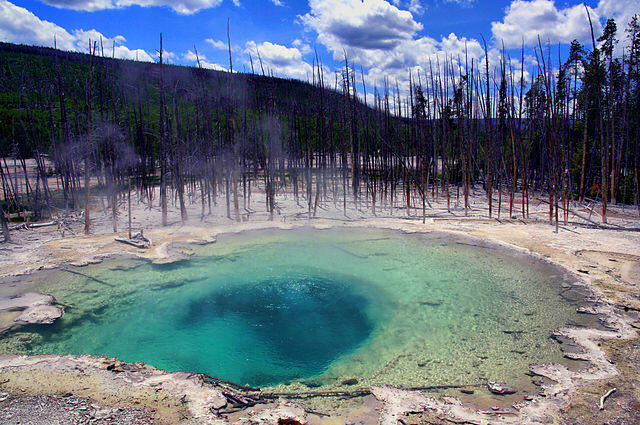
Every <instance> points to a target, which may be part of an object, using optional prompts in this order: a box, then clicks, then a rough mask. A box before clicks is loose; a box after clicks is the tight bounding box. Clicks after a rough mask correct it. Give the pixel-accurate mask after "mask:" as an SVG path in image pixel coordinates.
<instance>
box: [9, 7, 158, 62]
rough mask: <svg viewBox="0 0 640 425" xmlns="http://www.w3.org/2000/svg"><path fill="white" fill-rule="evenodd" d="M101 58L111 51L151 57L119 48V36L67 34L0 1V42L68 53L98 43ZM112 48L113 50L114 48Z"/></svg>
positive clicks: (91, 32)
mask: <svg viewBox="0 0 640 425" xmlns="http://www.w3.org/2000/svg"><path fill="white" fill-rule="evenodd" d="M101 38H102V44H103V46H104V48H105V55H107V53H109V55H110V54H111V53H112V52H113V50H115V56H116V57H117V58H122V59H136V57H137V59H138V60H141V61H148V62H151V61H153V59H152V58H151V56H150V55H149V54H148V53H147V52H145V51H144V50H142V49H136V50H131V49H129V48H128V47H126V46H124V45H122V43H124V42H125V41H126V39H125V38H124V37H123V36H121V35H118V36H115V37H113V38H109V37H106V36H104V35H102V34H101V33H100V32H98V31H96V30H93V29H92V30H88V31H85V30H80V29H78V30H74V31H73V32H72V33H69V32H68V31H67V30H65V29H64V28H62V27H60V26H58V25H56V24H54V23H53V22H49V21H44V20H42V19H40V18H38V17H37V16H36V15H34V14H33V13H31V12H30V11H28V10H27V9H25V8H23V7H19V6H16V5H14V4H12V3H9V2H8V1H7V0H0V40H2V41H7V42H10V43H21V44H34V45H39V46H50V47H53V46H54V39H55V44H56V46H57V47H58V48H59V49H62V50H70V51H80V52H88V51H89V40H90V39H91V40H92V42H93V41H97V42H100V39H101ZM114 46H115V47H114Z"/></svg>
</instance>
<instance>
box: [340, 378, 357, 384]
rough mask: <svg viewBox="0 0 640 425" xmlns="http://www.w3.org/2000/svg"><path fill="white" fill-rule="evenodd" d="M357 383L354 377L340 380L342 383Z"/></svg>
mask: <svg viewBox="0 0 640 425" xmlns="http://www.w3.org/2000/svg"><path fill="white" fill-rule="evenodd" d="M357 383H358V380H357V379H356V378H351V379H345V380H344V381H342V385H356V384H357Z"/></svg>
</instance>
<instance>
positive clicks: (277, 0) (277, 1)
mask: <svg viewBox="0 0 640 425" xmlns="http://www.w3.org/2000/svg"><path fill="white" fill-rule="evenodd" d="M271 2H272V3H273V4H275V5H276V6H284V3H282V1H280V0H271Z"/></svg>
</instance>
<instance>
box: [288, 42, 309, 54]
mask: <svg viewBox="0 0 640 425" xmlns="http://www.w3.org/2000/svg"><path fill="white" fill-rule="evenodd" d="M291 45H292V46H293V47H296V48H297V49H298V50H300V53H302V54H303V55H307V54H309V53H311V51H312V50H311V46H309V43H307V42H305V41H303V40H300V39H299V38H296V39H295V40H293V43H291Z"/></svg>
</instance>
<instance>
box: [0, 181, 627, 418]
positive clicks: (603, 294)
mask: <svg viewBox="0 0 640 425" xmlns="http://www.w3.org/2000/svg"><path fill="white" fill-rule="evenodd" d="M156 199H157V198H156ZM496 200H497V197H496ZM276 201H277V204H278V209H277V213H276V215H275V216H274V217H273V220H270V219H269V218H270V217H269V215H268V214H267V213H266V212H265V208H264V205H265V203H264V195H263V194H262V192H261V191H260V189H259V188H254V189H253V195H252V200H251V205H250V207H249V208H244V202H243V199H242V198H240V213H241V217H240V219H241V221H239V222H238V221H236V220H232V219H228V218H227V217H226V206H225V203H224V199H219V200H218V205H217V206H215V207H213V210H212V213H211V214H208V208H205V213H206V215H205V216H204V217H201V203H200V200H199V199H195V200H194V202H192V203H191V204H189V205H188V212H189V217H190V219H189V220H188V221H187V222H186V223H184V224H182V223H181V221H180V215H179V210H178V209H176V208H175V206H172V208H171V209H170V214H169V221H170V225H169V226H168V227H161V226H159V223H160V217H161V215H160V209H159V206H158V205H157V201H155V200H154V204H153V206H151V207H150V206H149V205H148V204H145V203H138V202H136V200H133V209H132V216H133V223H134V224H133V229H134V231H139V230H141V229H143V230H144V235H145V236H146V237H148V238H150V239H151V240H152V241H153V245H152V247H151V248H150V249H148V250H141V249H137V248H135V247H132V246H128V245H124V244H121V243H118V242H115V241H114V234H113V230H112V226H113V224H112V220H111V216H110V212H111V210H110V209H109V208H106V207H105V206H104V202H101V200H99V199H98V200H96V202H95V204H96V205H95V208H94V210H93V211H92V234H91V235H89V236H85V235H83V234H82V233H81V232H82V226H83V223H82V219H81V218H78V220H77V221H75V222H74V221H71V222H69V223H70V226H69V228H67V229H58V228H56V227H55V226H52V227H43V228H37V229H33V230H24V229H23V230H14V231H12V238H13V240H14V242H13V243H11V244H0V277H2V278H3V279H4V281H9V282H19V281H20V279H21V278H20V276H21V275H23V274H25V273H30V272H34V271H36V270H41V269H47V268H54V267H57V266H59V265H61V264H74V265H76V266H82V265H86V264H90V263H94V262H97V261H101V260H102V259H104V258H106V257H109V256H111V255H114V254H129V255H133V256H138V257H141V258H146V259H149V260H152V261H157V262H167V261H175V260H178V259H184V258H188V256H189V254H190V250H189V244H190V243H201V244H202V243H211V242H213V241H215V238H216V235H218V234H220V233H228V232H241V231H246V230H252V229H264V228H280V229H290V228H293V227H298V226H313V227H316V228H327V227H332V226H354V227H379V228H388V229H396V230H399V231H404V232H431V231H440V232H450V233H457V234H463V235H467V236H472V237H476V238H478V239H479V240H481V241H483V242H491V243H497V244H500V245H502V246H504V247H506V248H510V249H516V250H520V251H524V252H527V253H530V254H531V255H534V256H537V257H539V258H541V259H544V260H545V261H550V262H553V263H556V264H558V265H560V266H562V267H564V268H565V269H567V270H568V271H569V272H571V273H572V274H573V275H574V276H575V277H576V280H577V281H578V283H579V284H580V285H584V286H585V287H586V288H588V290H589V292H590V295H589V301H590V303H589V306H588V308H587V309H585V310H586V311H585V312H587V313H591V314H597V315H599V317H600V319H601V322H602V323H603V324H604V325H605V329H606V330H597V329H586V328H561V329H558V330H557V331H556V333H555V336H556V337H557V338H565V339H569V340H572V341H573V342H574V343H575V344H577V345H578V346H579V347H582V351H583V352H582V353H574V354H572V356H574V357H575V358H579V359H584V360H589V361H590V362H591V363H590V366H589V367H587V368H585V369H582V370H579V371H571V370H569V369H568V368H566V367H564V366H561V365H556V364H545V365H531V367H530V369H531V372H532V373H533V374H535V375H539V376H542V377H545V378H548V379H545V380H544V383H543V384H542V386H541V391H540V394H538V395H537V396H535V397H534V398H533V399H532V400H529V401H525V402H519V403H516V404H514V405H513V406H512V407H511V408H509V409H507V410H505V409H499V410H497V411H496V410H491V409H489V410H488V411H487V410H482V409H479V408H477V407H476V406H474V405H472V404H468V403H462V401H460V399H458V398H455V397H451V396H442V397H439V398H434V397H432V396H429V395H427V394H425V393H421V392H415V391H406V390H402V389H396V388H390V387H376V388H373V389H372V392H373V397H374V398H373V399H372V398H371V397H369V398H367V399H365V400H364V401H363V403H362V406H360V407H356V408H353V409H350V410H349V411H348V412H347V411H343V412H340V411H335V412H330V413H331V417H329V418H327V417H324V416H318V415H315V414H313V413H308V412H305V410H304V409H303V407H301V406H300V405H298V404H296V403H294V402H292V401H286V400H278V401H277V402H274V403H271V404H268V405H266V406H265V405H260V406H256V407H253V408H250V409H247V410H245V411H242V412H239V413H237V414H234V415H233V416H232V418H233V419H226V418H223V417H218V416H217V415H216V414H215V410H216V409H218V408H220V407H223V406H224V405H225V404H226V400H225V398H224V396H223V394H222V392H221V389H220V388H218V387H216V386H211V385H208V384H205V383H203V382H202V381H201V380H200V378H198V377H197V376H195V375H193V374H190V373H186V372H178V373H167V372H163V371H158V370H155V369H154V368H152V367H149V366H146V365H142V364H134V365H126V364H123V363H122V362H117V361H116V360H115V359H106V358H101V357H97V358H96V357H87V356H81V357H77V356H55V355H47V356H32V357H27V356H18V355H4V356H0V382H3V381H5V380H7V379H8V380H9V381H8V382H3V383H2V384H0V388H2V390H3V391H8V392H14V391H20V390H23V391H24V392H26V393H33V394H47V393H51V394H60V393H63V394H64V393H66V392H73V393H74V394H77V395H79V396H86V397H92V398H94V399H96V400H98V401H100V402H102V403H105V404H108V405H114V406H118V405H132V403H133V404H134V405H135V406H136V407H141V406H142V407H146V408H148V409H149V411H151V412H152V413H153V415H154V417H155V418H156V419H158V420H160V421H161V422H166V423H184V424H224V423H229V421H233V423H239V424H270V423H277V421H278V419H279V418H289V419H296V420H298V421H300V422H301V423H307V422H308V423H310V424H314V423H318V424H319V423H327V424H329V423H336V424H339V423H349V422H350V423H354V424H355V423H363V424H366V423H372V424H373V423H382V424H397V423H403V422H406V421H409V420H410V418H411V415H409V416H407V415H408V414H416V413H424V414H425V415H427V416H429V417H431V418H433V417H435V418H439V419H438V420H441V421H443V422H428V423H444V421H445V420H446V421H451V422H455V423H471V424H543V423H552V422H554V421H556V422H557V421H558V417H559V415H560V414H561V411H564V410H566V409H567V408H570V407H571V406H572V403H574V400H575V399H576V398H579V397H581V396H582V395H581V394H582V392H584V389H585V388H588V387H589V386H590V385H592V384H593V383H598V382H603V380H610V379H614V378H616V377H619V376H620V374H621V369H624V370H627V368H624V367H623V366H624V365H621V364H620V363H618V364H613V363H612V362H611V361H610V360H609V359H608V358H607V354H606V345H607V344H605V341H612V340H613V341H616V340H632V339H635V338H637V337H638V335H637V331H636V328H635V326H637V323H636V321H637V319H638V317H637V314H636V313H637V311H638V309H640V290H639V289H638V285H640V232H638V231H637V229H638V228H639V227H640V219H638V214H637V211H636V210H635V209H634V208H631V207H628V206H627V207H626V208H622V207H610V217H609V223H610V225H611V226H612V227H613V228H614V229H606V230H605V229H599V228H596V227H594V226H593V225H592V223H587V222H586V221H584V220H583V219H581V218H579V217H577V216H575V215H573V214H570V215H569V223H568V224H566V225H565V224H564V222H563V221H562V217H561V223H562V224H561V226H560V229H559V232H558V233H555V231H554V230H555V226H551V225H549V223H548V205H547V204H545V203H544V202H543V201H539V200H534V199H532V200H531V201H530V205H529V209H530V217H529V218H528V219H524V220H523V219H522V214H521V210H520V204H519V203H518V202H519V200H517V203H516V208H515V210H514V211H513V213H512V215H513V216H514V217H518V218H516V219H513V218H509V216H508V215H509V211H508V208H509V205H508V195H503V205H502V211H501V218H500V220H496V219H495V218H494V219H490V218H489V217H488V210H487V204H486V198H485V197H484V193H483V192H481V191H480V190H477V191H475V192H474V194H473V196H472V197H471V209H470V210H469V215H468V216H465V214H464V208H463V204H462V199H460V202H459V203H456V202H455V197H454V198H453V199H452V202H451V206H450V211H448V209H447V203H446V200H445V199H443V198H442V196H441V197H440V199H439V200H430V201H431V204H432V207H427V210H426V215H427V218H426V223H425V224H423V223H422V206H421V204H420V203H419V200H418V199H416V200H414V202H415V204H416V205H415V208H412V209H411V211H410V212H409V214H410V215H407V211H406V208H404V206H403V205H401V204H398V205H396V207H395V208H393V211H391V209H390V208H389V205H388V204H383V205H377V207H376V212H377V215H375V216H374V215H373V214H372V209H371V205H370V204H367V203H365V202H364V201H363V202H361V203H360V205H358V206H357V207H356V205H355V204H354V203H353V202H351V201H350V202H349V204H348V211H347V216H345V215H344V213H343V210H342V199H339V200H336V202H335V203H334V202H333V201H329V202H326V201H324V202H320V205H319V207H318V210H317V216H316V217H314V218H312V219H309V217H308V216H307V206H306V204H305V200H304V199H303V198H302V197H301V198H300V204H299V205H298V204H296V202H295V200H294V199H293V195H292V194H290V193H284V194H283V193H281V194H278V196H277V198H276ZM397 201H399V202H400V203H402V202H403V200H402V197H401V196H398V197H397ZM573 208H574V210H575V211H576V212H578V214H580V215H581V216H583V217H585V216H586V217H589V216H590V217H591V219H592V220H593V221H595V222H599V221H600V217H599V215H598V214H597V210H595V211H592V210H591V209H590V207H589V206H586V207H585V206H574V207H573ZM392 212H393V214H391V213H392ZM495 214H497V205H496V204H494V215H495ZM232 216H234V212H233V206H232ZM126 223H127V211H126V202H125V200H124V199H123V200H122V201H121V203H120V216H119V218H118V229H119V230H120V231H121V232H120V236H125V235H126ZM623 228H627V229H636V231H632V230H622V229H623ZM13 318H14V316H8V318H5V320H13ZM578 351H580V350H578ZM108 368H109V369H108ZM114 368H115V372H118V373H114ZM636 391H638V390H637V389H636ZM631 397H635V398H638V394H637V393H636V394H631ZM212 409H213V410H212ZM593 409H594V410H595V411H597V407H593ZM424 420H425V421H426V419H424ZM406 423H408V422H406Z"/></svg>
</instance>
